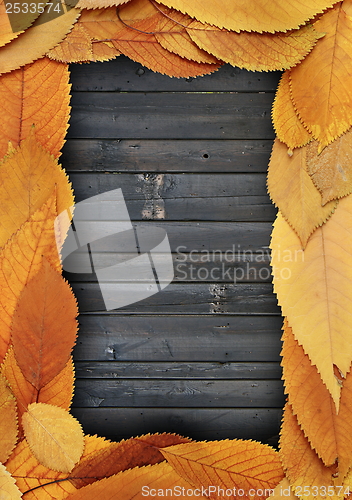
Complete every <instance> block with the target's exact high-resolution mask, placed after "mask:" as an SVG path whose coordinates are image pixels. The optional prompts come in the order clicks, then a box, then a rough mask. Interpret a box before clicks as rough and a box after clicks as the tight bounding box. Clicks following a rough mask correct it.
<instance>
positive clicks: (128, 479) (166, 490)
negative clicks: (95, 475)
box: [67, 462, 209, 500]
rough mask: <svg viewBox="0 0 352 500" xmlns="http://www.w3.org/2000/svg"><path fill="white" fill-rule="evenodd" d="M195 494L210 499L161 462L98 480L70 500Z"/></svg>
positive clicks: (125, 499) (173, 499)
mask: <svg viewBox="0 0 352 500" xmlns="http://www.w3.org/2000/svg"><path fill="white" fill-rule="evenodd" d="M194 491H195V493H194ZM117 494H118V497H117ZM193 495H194V497H195V498H209V497H205V496H203V494H202V491H201V489H199V490H198V489H197V490H194V489H193V488H192V487H191V485H190V484H189V483H187V482H186V481H185V480H184V479H183V478H182V477H180V476H179V475H178V474H177V473H176V472H175V471H174V470H173V468H172V467H171V466H170V465H169V464H167V463H165V462H162V463H160V464H156V465H148V466H146V467H135V468H134V469H129V470H126V471H124V472H120V473H119V474H116V475H115V476H111V477H108V478H106V479H102V480H100V481H97V482H95V483H93V484H90V485H88V486H85V487H84V488H81V489H79V490H77V492H75V493H73V494H72V495H69V496H68V497H67V500H97V499H99V500H114V499H115V498H118V499H119V500H137V499H139V498H144V497H150V498H154V497H157V498H160V497H167V498H168V499H170V500H176V499H180V498H181V499H184V500H186V499H189V498H193Z"/></svg>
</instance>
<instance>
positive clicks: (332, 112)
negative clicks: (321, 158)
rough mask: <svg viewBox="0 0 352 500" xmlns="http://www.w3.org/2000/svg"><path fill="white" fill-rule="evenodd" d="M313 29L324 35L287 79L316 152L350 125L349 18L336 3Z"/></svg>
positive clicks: (351, 39) (351, 61)
mask: <svg viewBox="0 0 352 500" xmlns="http://www.w3.org/2000/svg"><path fill="white" fill-rule="evenodd" d="M344 3H345V2H344ZM346 3H347V4H348V3H349V0H348V1H347V0H346ZM314 28H315V29H316V30H317V31H319V32H322V33H326V35H325V37H324V38H322V39H321V40H319V42H318V43H317V44H316V46H315V47H314V49H313V50H312V52H311V53H310V54H309V55H308V56H307V57H306V59H305V60H304V61H303V62H302V63H301V64H299V65H298V66H296V67H295V68H293V69H292V70H291V72H290V82H291V90H292V99H293V102H294V106H295V109H296V111H297V113H298V115H299V116H300V118H301V120H302V122H303V124H304V126H305V127H306V128H307V129H308V130H309V131H310V132H311V133H312V134H313V136H314V138H315V139H316V140H318V141H319V142H320V146H319V152H320V151H321V150H322V149H323V148H324V146H327V145H328V144H330V143H331V142H332V141H333V140H335V139H336V138H337V137H339V136H340V135H342V134H343V133H344V132H346V130H348V129H349V128H350V126H351V125H352V98H351V93H350V88H351V86H352V18H351V17H349V16H348V15H347V14H346V13H345V11H344V9H343V8H342V2H339V3H337V4H336V5H335V7H334V8H333V9H332V10H330V11H328V12H326V13H325V14H324V15H323V16H322V17H321V18H319V20H318V21H316V22H315V24H314ZM307 89H309V92H307Z"/></svg>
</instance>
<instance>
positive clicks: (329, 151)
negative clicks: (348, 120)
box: [307, 130, 352, 205]
mask: <svg viewBox="0 0 352 500" xmlns="http://www.w3.org/2000/svg"><path fill="white" fill-rule="evenodd" d="M351 142H352V130H349V131H348V132H346V134H343V135H342V137H340V138H339V139H336V141H334V142H333V143H332V144H329V146H327V147H326V148H324V149H323V151H322V152H321V153H320V154H318V143H317V142H312V143H311V144H309V146H308V148H307V171H308V173H309V175H310V176H311V178H312V180H313V182H314V184H315V186H316V187H317V189H319V191H320V193H321V197H322V204H323V205H325V204H326V203H328V202H329V201H330V200H334V199H336V198H341V197H343V196H346V195H348V194H350V193H351V191H352V166H351V162H352V154H351Z"/></svg>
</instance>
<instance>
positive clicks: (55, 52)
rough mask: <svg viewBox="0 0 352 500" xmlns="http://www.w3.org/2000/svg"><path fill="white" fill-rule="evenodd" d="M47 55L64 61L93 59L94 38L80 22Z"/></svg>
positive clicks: (73, 61)
mask: <svg viewBox="0 0 352 500" xmlns="http://www.w3.org/2000/svg"><path fill="white" fill-rule="evenodd" d="M47 56H48V57H49V58H50V59H55V61H60V62H63V63H75V62H87V61H93V49H92V40H91V38H90V36H89V35H88V33H87V31H86V30H85V29H84V27H83V26H81V25H80V24H79V22H78V23H76V24H75V25H74V27H73V28H72V30H71V32H70V33H69V34H68V35H67V37H66V38H65V39H64V40H63V41H62V42H61V43H60V44H59V45H57V46H56V47H54V48H53V49H51V50H50V51H49V52H48V53H47Z"/></svg>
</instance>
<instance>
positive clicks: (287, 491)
mask: <svg viewBox="0 0 352 500" xmlns="http://www.w3.org/2000/svg"><path fill="white" fill-rule="evenodd" d="M283 498H286V499H287V500H290V498H291V500H294V499H295V498H298V497H296V495H295V494H294V493H293V489H292V487H291V485H290V483H289V481H288V479H287V477H284V478H283V479H282V481H280V482H279V484H278V485H277V486H276V488H275V490H274V493H273V494H272V495H271V496H270V500H282V499H283Z"/></svg>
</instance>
